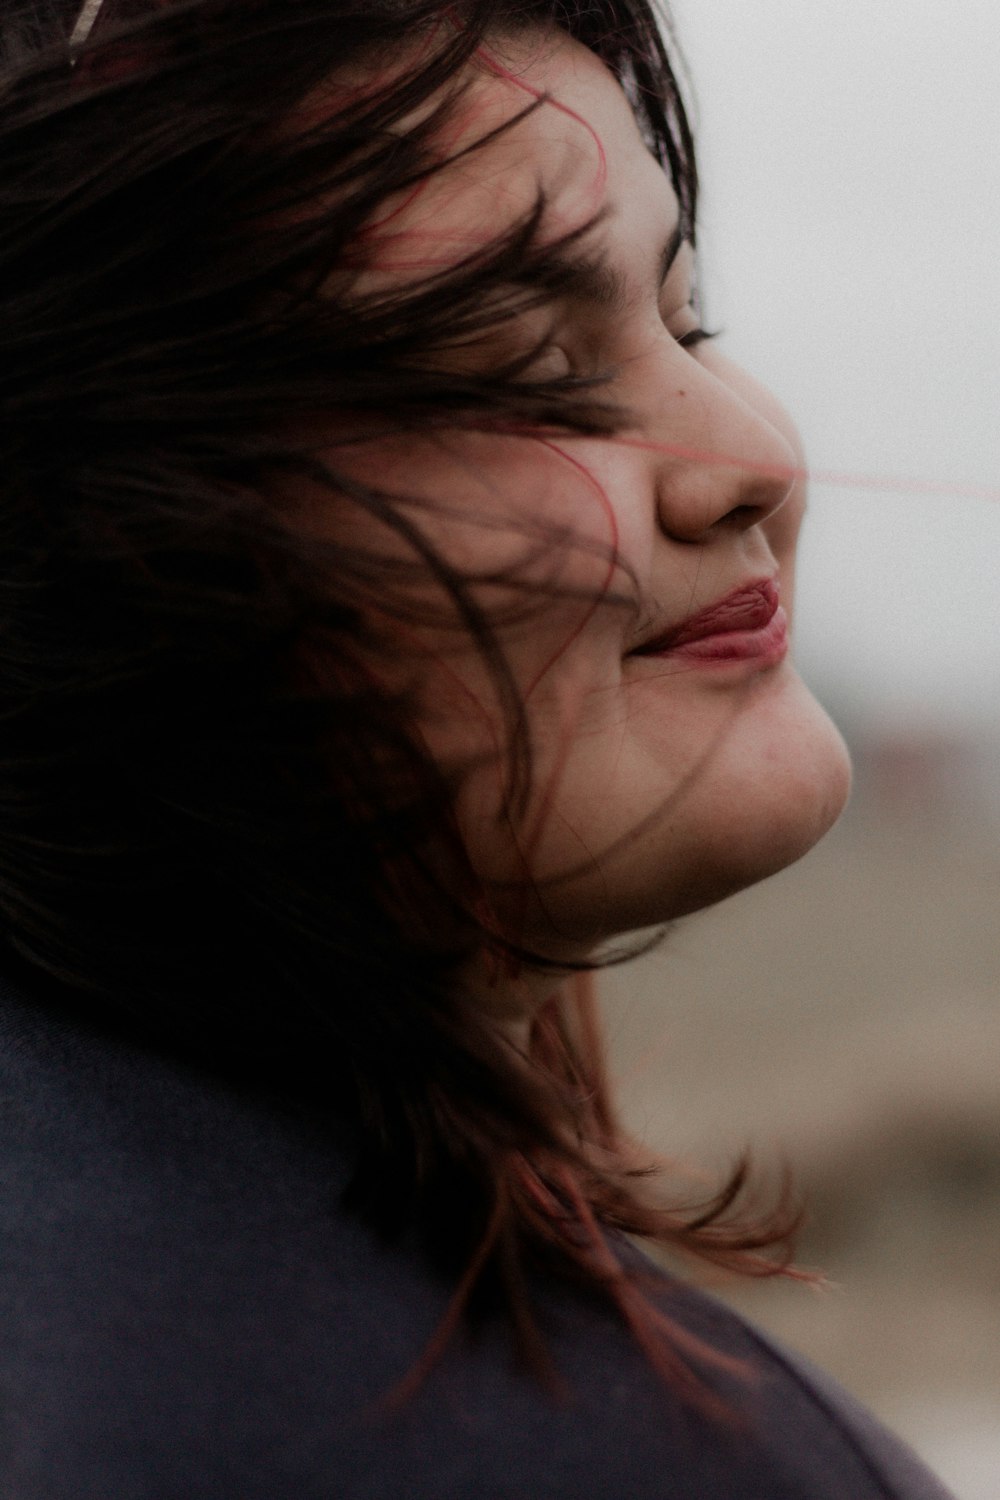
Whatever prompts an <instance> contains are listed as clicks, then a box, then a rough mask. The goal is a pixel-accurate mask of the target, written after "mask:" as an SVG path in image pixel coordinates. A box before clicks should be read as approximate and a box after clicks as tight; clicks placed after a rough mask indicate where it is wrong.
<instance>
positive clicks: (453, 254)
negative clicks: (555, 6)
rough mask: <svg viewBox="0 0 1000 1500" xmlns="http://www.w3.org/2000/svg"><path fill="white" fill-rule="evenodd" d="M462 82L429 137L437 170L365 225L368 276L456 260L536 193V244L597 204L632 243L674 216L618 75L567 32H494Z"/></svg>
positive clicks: (511, 220) (506, 223)
mask: <svg viewBox="0 0 1000 1500" xmlns="http://www.w3.org/2000/svg"><path fill="white" fill-rule="evenodd" d="M459 82H460V85H461V91H460V94H459V97H458V100H457V102H456V104H455V105H454V107H453V109H452V110H451V112H450V113H449V116H448V120H447V123H446V125H445V127H444V129H443V131H442V132H441V135H440V138H439V140H438V142H437V145H438V148H439V150H440V155H441V159H442V161H443V162H444V165H443V167H442V169H441V170H439V171H438V172H436V173H434V174H433V175H432V176H430V177H429V178H428V179H427V180H426V181H425V182H423V183H421V184H420V186H419V187H418V188H417V189H416V190H415V191H413V192H411V193H409V194H401V195H398V196H397V197H395V198H392V199H390V200H388V201H387V202H386V203H384V204H383V206H382V209H381V210H380V212H379V214H378V215H377V217H376V219H375V221H374V222H372V223H371V224H370V225H369V226H368V228H367V229H366V231H365V238H366V240H367V241H368V245H367V248H368V250H369V251H370V252H373V253H372V254H371V255H370V257H368V256H366V259H368V263H369V266H371V267H372V268H373V269H372V271H370V272H369V273H368V274H369V275H371V274H374V275H375V276H376V277H377V278H378V279H382V278H383V277H385V278H389V279H392V280H393V281H398V280H399V279H400V278H402V279H407V278H408V277H410V276H412V277H414V278H415V279H416V278H418V277H420V276H425V275H427V274H428V273H433V272H434V271H435V270H436V269H440V270H444V269H446V268H447V267H449V266H452V265H455V264H456V263H457V262H458V261H460V260H462V259H463V258H464V257H466V256H468V255H472V254H475V253H476V251H477V250H479V249H481V248H483V246H484V245H485V244H487V243H488V242H489V241H490V240H492V239H494V238H495V237H497V236H499V235H501V234H503V232H504V231H505V230H506V229H508V228H510V227H511V226H512V225H514V224H516V223H518V222H519V221H521V220H524V219H526V218H527V217H528V216H529V215H530V214H531V213H532V212H533V210H534V209H535V208H536V205H537V203H538V201H539V197H540V196H541V197H542V198H543V199H544V203H545V211H544V217H543V220H542V223H541V239H542V241H543V242H546V241H549V240H557V239H559V238H561V237H562V236H564V235H566V234H569V233H572V231H574V230H576V229H579V228H581V227H582V226H583V225H585V224H587V223H588V222H589V221H590V220H592V219H593V218H594V217H595V216H596V215H597V214H599V213H602V212H604V213H609V214H610V216H611V217H612V218H618V219H621V220H622V221H623V225H624V229H623V232H625V233H626V234H627V235H628V237H629V238H630V239H633V240H636V241H638V242H639V243H642V241H643V240H644V238H645V237H646V235H647V234H648V236H649V238H650V239H662V237H663V234H664V230H665V229H666V230H667V231H669V230H670V229H671V228H672V227H673V225H674V224H675V223H676V222H677V217H678V204H677V198H676V195H675V193H674V190H673V187H672V185H671V183H670V179H669V177H668V176H667V174H666V173H665V172H664V170H663V168H662V167H661V166H660V164H659V163H658V162H657V161H656V160H655V159H654V157H653V156H652V154H651V153H650V151H649V149H648V148H647V146H646V144H645V142H644V140H643V137H642V134H641V132H640V130H639V127H638V124H637V122H636V120H635V117H634V115H633V112H632V108H631V105H630V104H629V102H628V99H627V98H626V96H625V94H624V92H623V90H622V88H621V86H620V85H619V83H618V81H617V79H616V78H615V77H614V75H613V74H612V73H611V72H610V70H609V69H608V68H607V67H606V66H605V65H604V64H603V63H602V62H601V61H600V59H599V58H598V57H596V56H595V54H594V53H592V52H590V51H589V50H588V49H587V48H585V47H583V46H582V45H581V44H580V43H578V42H576V41H574V40H573V39H572V38H571V37H569V36H568V35H567V34H566V33H564V32H561V31H558V30H557V29H555V28H546V29H539V30H537V31H536V30H532V31H530V32H527V33H521V34H519V35H517V36H515V37H513V38H507V37H502V38H495V39H493V40H492V41H491V42H490V43H489V44H488V45H487V46H485V47H483V48H481V49H480V50H479V52H478V53H477V54H476V56H475V57H474V58H473V59H472V61H471V62H470V64H469V65H468V66H467V68H466V70H465V72H464V74H463V76H462V77H461V79H460V80H459ZM435 102H437V101H435ZM400 128H401V129H403V130H405V128H406V124H405V122H404V124H403V125H402V127H400Z"/></svg>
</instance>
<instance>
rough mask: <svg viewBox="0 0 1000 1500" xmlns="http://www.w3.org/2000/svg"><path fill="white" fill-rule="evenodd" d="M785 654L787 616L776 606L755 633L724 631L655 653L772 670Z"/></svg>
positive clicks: (675, 657)
mask: <svg viewBox="0 0 1000 1500" xmlns="http://www.w3.org/2000/svg"><path fill="white" fill-rule="evenodd" d="M787 653H788V617H787V615H786V614H785V611H784V610H783V609H782V608H781V606H780V605H779V607H778V608H777V609H776V610H775V612H774V614H773V615H772V616H771V618H770V620H769V621H768V622H767V624H766V625H762V626H761V627H760V628H759V629H757V630H727V631H724V632H721V633H720V634H719V635H705V636H702V637H701V638H700V639H699V640H697V641H686V642H685V643H684V644H683V645H682V646H674V647H673V648H672V649H671V650H669V651H663V652H660V653H657V654H658V655H660V656H663V657H671V658H673V659H674V660H678V659H680V660H683V661H696V662H701V663H703V664H705V665H708V666H711V665H713V664H714V663H718V664H719V665H720V666H724V665H726V664H727V663H729V662H740V661H746V662H753V663H754V664H755V665H756V666H759V667H773V666H777V664H778V662H780V661H782V660H783V659H784V657H785V656H786V655H787Z"/></svg>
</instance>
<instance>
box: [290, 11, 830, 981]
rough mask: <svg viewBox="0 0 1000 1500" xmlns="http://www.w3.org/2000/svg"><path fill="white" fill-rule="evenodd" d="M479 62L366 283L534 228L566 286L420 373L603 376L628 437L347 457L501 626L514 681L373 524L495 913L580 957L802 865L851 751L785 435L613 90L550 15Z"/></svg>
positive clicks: (526, 436)
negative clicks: (713, 318) (830, 711)
mask: <svg viewBox="0 0 1000 1500" xmlns="http://www.w3.org/2000/svg"><path fill="white" fill-rule="evenodd" d="M464 82H465V88H464V90H463V93H462V96H461V109H460V110H459V111H456V112H453V113H452V114H451V115H450V117H449V122H448V124H449V129H448V132H447V135H446V150H447V156H448V160H447V164H446V165H444V166H443V167H442V169H441V170H440V171H439V172H438V173H437V174H436V175H435V176H434V177H433V178H432V179H430V180H429V181H427V182H426V183H423V184H421V186H420V189H419V190H418V191H416V192H414V193H412V194H410V195H409V196H405V195H403V196H401V197H400V198H399V199H398V200H396V201H394V202H392V203H391V204H389V205H387V207H386V210H385V212H384V215H383V217H382V218H381V219H380V220H379V221H377V222H376V223H374V224H373V225H370V226H366V228H365V231H364V233H365V235H366V237H369V243H370V245H371V246H372V247H373V250H374V254H373V257H372V262H371V268H370V269H368V270H366V271H365V272H364V273H363V275H362V278H361V282H362V291H368V292H370V291H371V290H372V288H373V287H374V288H376V289H392V288H396V287H398V286H400V285H405V284H406V282H407V280H408V279H410V278H414V277H418V276H421V277H422V276H426V275H428V274H434V273H435V272H437V271H440V270H442V269H451V268H453V267H454V265H455V264H456V263H458V262H459V261H461V259H462V258H463V257H467V256H470V255H474V254H475V253H476V252H477V251H478V250H479V249H480V248H481V246H482V245H483V244H487V243H489V241H490V240H491V238H492V237H493V236H495V235H497V234H503V233H505V232H508V231H510V230H511V229H513V228H516V226H517V225H519V224H523V223H525V222H527V221H528V220H529V219H531V218H532V217H533V216H534V217H535V219H536V220H537V223H536V228H535V235H536V239H537V242H538V244H539V245H540V246H541V247H543V248H545V247H549V248H550V249H551V251H552V255H553V258H554V259H557V258H558V257H559V256H561V257H563V260H564V274H563V275H562V277H561V278H559V277H556V278H554V285H553V287H552V289H551V290H550V291H549V292H548V293H547V294H546V295H545V296H544V297H535V298H533V299H532V300H530V301H529V302H528V303H527V304H526V305H523V304H522V305H520V306H518V300H517V299H518V292H519V290H521V292H522V295H523V288H520V289H519V286H518V283H517V280H516V275H515V277H513V278H512V281H511V284H510V286H509V287H507V288H504V289H503V290H504V292H505V293H506V295H507V297H508V298H509V310H508V311H507V312H506V314H505V315H498V316H497V318H496V319H495V321H494V322H493V323H492V324H491V325H489V326H487V327H485V328H483V329H477V330H475V331H474V332H472V333H465V334H459V335H458V336H457V337H456V338H455V339H454V340H453V341H452V342H451V343H449V342H448V341H444V342H442V343H440V344H439V345H438V346H437V347H436V348H435V349H434V350H433V351H430V352H429V354H428V359H429V362H430V363H432V364H433V365H435V366H437V367H440V368H442V369H445V370H454V371H459V372H464V373H468V374H471V375H472V376H476V375H478V374H482V373H486V372H488V371H489V369H490V368H491V367H493V366H495V365H497V364H500V365H505V366H509V365H510V364H511V363H512V362H518V361H520V368H519V379H520V380H521V381H522V382H523V383H525V384H528V385H530V383H531V382H532V381H544V380H546V379H552V378H555V379H563V380H569V381H581V382H599V385H600V389H601V392H602V395H603V396H604V397H605V399H607V400H609V401H611V402H613V403H614V405H615V406H616V407H617V409H618V410H619V412H620V413H621V416H620V417H619V419H618V420H619V428H620V430H618V431H616V432H614V433H613V434H611V435H600V434H590V435H584V434H577V435H573V434H566V433H562V434H559V433H556V432H553V431H551V429H545V428H542V429H539V428H538V427H537V426H535V427H534V428H532V427H531V426H530V425H528V424H525V423H523V422H521V423H518V422H508V423H500V424H492V425H491V424H487V425H486V426H485V427H484V426H483V424H482V423H481V422H477V421H475V420H473V421H472V422H471V423H467V424H465V425H463V424H456V425H454V426H452V427H440V428H437V429H436V430H433V431H431V432H428V433H424V434H420V433H415V432H407V433H406V434H405V435H401V436H399V437H391V436H389V435H387V434H386V433H385V432H378V431H376V432H374V433H373V434H372V435H371V436H368V435H366V434H364V433H362V434H360V435H356V436H357V437H358V440H357V441H356V442H354V443H353V444H352V445H351V447H350V448H349V449H346V450H345V449H344V448H343V447H341V446H339V445H338V447H337V448H336V449H335V450H334V451H335V462H336V463H337V464H338V465H340V466H341V467H343V466H344V465H345V463H346V466H347V467H348V469H349V470H351V471H352V472H353V473H355V474H356V476H357V477H358V478H359V479H360V480H363V481H365V482H368V483H372V484H375V485H377V486H378V487H379V488H381V489H384V490H386V491H387V492H389V493H391V494H393V495H395V496H397V497H399V503H401V504H402V505H403V506H404V508H405V511H406V514H407V516H408V517H409V518H410V519H411V522H412V525H413V527H414V529H415V532H416V534H417V535H418V536H419V539H420V548H422V549H423V550H424V552H425V553H426V554H427V555H430V556H433V557H434V558H436V559H438V560H439V562H441V563H443V565H444V571H445V575H446V577H447V578H449V579H451V578H454V577H460V578H461V579H462V580H463V581H464V585H465V589H464V592H463V603H467V602H470V601H471V603H472V604H473V605H474V606H475V609H476V611H477V614H478V616H479V618H481V619H482V620H484V621H486V622H487V623H488V625H489V629H490V640H491V642H492V644H493V645H494V647H495V648H496V651H497V653H498V654H499V657H500V659H501V661H502V663H503V671H502V672H501V673H498V672H497V670H496V660H495V658H491V656H490V655H489V653H488V652H485V651H484V650H483V648H482V641H481V639H479V638H478V637H477V636H476V635H475V634H472V633H470V631H469V630H468V628H467V623H466V621H465V619H464V617H463V613H462V611H461V610H460V609H456V608H455V604H454V601H453V600H452V599H451V597H450V596H449V593H448V590H447V588H443V587H442V586H441V584H440V580H439V578H438V577H437V576H436V575H435V574H434V572H433V571H432V570H430V569H425V570H424V572H423V574H422V575H421V573H420V570H419V564H418V562H417V556H416V552H415V551H414V549H413V548H412V546H410V547H409V549H408V546H407V545H402V546H401V539H400V535H399V532H398V531H397V530H395V529H394V528H393V527H391V526H388V525H384V526H382V527H379V526H378V525H377V524H376V525H373V526H371V527H370V529H369V530H368V532H367V535H368V538H369V544H370V546H371V548H372V551H373V553H374V554H379V552H380V550H381V555H382V557H383V559H384V564H385V567H386V570H387V572H388V571H389V570H390V569H391V568H392V567H396V568H400V567H405V566H406V564H407V561H409V563H410V565H411V567H412V568H413V570H414V573H413V582H412V583H411V585H410V593H409V599H410V603H411V606H412V608H411V612H410V616H409V619H408V620H407V622H406V625H405V628H404V626H403V625H402V623H397V625H396V627H395V628H393V627H392V626H391V625H389V626H388V631H387V634H388V638H389V639H391V640H392V641H393V642H394V645H395V653H394V658H393V666H392V668H391V670H390V677H393V678H394V679H397V680H398V682H399V685H400V686H402V685H403V684H404V682H405V685H406V686H407V688H408V689H409V690H411V691H412V692H413V694H414V695H415V698H416V700H417V701H418V703H419V705H420V708H419V715H418V722H419V725H420V732H421V734H422V737H423V740H424V743H425V744H426V745H427V746H428V748H429V749H430V750H431V752H432V754H433V756H434V758H435V759H436V761H437V762H438V764H440V765H441V766H442V767H444V768H445V770H446V771H447V772H448V773H449V774H450V775H452V776H453V778H454V780H455V783H456V785H457V788H458V790H457V807H458V818H459V824H460V827H461V830H462V834H463V837H464V840H465V844H466V847H467V850H468V853H469V857H470V861H471V863H472V865H473V867H474V868H475V870H476V871H477V873H478V875H479V877H480V878H481V880H482V881H483V883H484V885H485V887H486V888H487V890H488V891H489V894H490V898H491V901H492V903H493V909H494V913H495V915H496V916H497V918H498V920H499V922H500V925H501V928H502V929H503V930H504V931H505V933H506V934H507V935H508V936H510V937H511V938H512V939H513V940H514V941H516V942H519V943H522V944H523V945H525V946H527V947H529V948H533V949H535V950H537V951H539V952H541V953H544V954H547V955H550V956H554V957H560V958H570V959H573V958H579V957H581V956H584V955H585V954H586V953H587V952H588V951H589V950H590V949H591V948H592V946H593V945H594V944H595V943H597V942H600V941H601V940H603V939H605V938H607V937H610V936H612V935H614V934H617V933H620V932H624V931H628V930H630V929H633V928H637V927H641V926H647V925H651V924H654V923H658V922H663V921H667V920H669V919H670V918H672V917H675V916H678V915H681V914H683V913H685V912H688V911H691V910H693V909H696V908H697V907H699V906H702V905H705V904H708V903H709V902H712V901H715V900H718V899H719V898H720V897H722V896H725V895H727V894H729V893H731V892H732V891H734V890H737V889H739V888H740V887H742V886H744V885H746V884H749V883H751V882H753V881H755V880H758V879H760V878H762V877H763V876H765V875H768V874H770V873H772V872H773V871H775V870H777V869H780V868H781V867H782V866H783V865H785V864H787V863H789V862H790V861H791V860H793V859H795V858H797V857H798V856H799V855H801V854H802V853H804V852H805V851H806V850H807V849H808V848H809V847H811V845H812V844H813V843H814V842H815V841H816V839H817V838H818V837H819V836H820V835H821V834H822V833H823V832H825V830H826V829H827V827H828V826H829V825H830V823H831V821H832V820H833V819H834V817H835V816H836V815H837V813H838V812H839V811H840V808H841V806H842V803H843V800H844V796H845V794H846V788H847V770H846V761H845V755H844V750H843V746H842V743H841V741H840V739H839V736H838V735H837V734H836V731H835V730H833V728H832V726H831V725H830V723H829V721H828V720H827V718H826V716H825V714H824V713H823V712H822V710H821V709H820V708H819V707H818V705H817V704H816V703H815V701H814V700H813V698H812V697H811V695H810V694H809V692H808V691H807V689H806V688H805V687H804V685H803V684H802V682H801V680H800V678H799V677H798V676H797V674H796V673H795V671H794V669H793V668H792V665H791V662H790V659H789V654H788V650H787V637H786V633H785V632H786V621H787V615H788V612H789V611H790V607H791V594H792V574H793V568H794V558H795V546H796V541H797V536H798V530H799V524H800V521H801V517H802V510H803V487H802V473H801V457H800V454H799V450H798V446H797V441H796V438H795V434H794V431H793V429H792V428H791V426H790V423H789V421H788V419H787V417H786V416H785V414H784V413H783V412H782V411H781V410H780V408H779V407H778V405H777V403H776V402H775V401H774V400H773V399H772V398H771V397H769V396H768V395H767V393H766V392H764V391H763V390H762V389H761V388H760V387H758V386H757V385H756V383H755V382H754V381H753V380H752V379H751V378H750V377H749V376H747V375H745V374H744V373H743V372H742V371H740V370H738V369H737V368H736V367H734V366H733V365H732V364H730V362H729V361H727V360H726V359H725V358H724V357H723V356H721V355H720V354H718V353H717V352H716V351H715V350H714V349H713V348H712V347H711V345H710V344H709V343H707V342H706V340H705V337H704V334H703V332H702V330H701V329H700V327H699V323H698V314H697V310H696V308H697V294H696V287H695V283H694V259H693V253H692V245H691V227H690V225H689V224H687V223H686V222H685V219H684V214H683V210H682V206H681V204H680V202H679V200H678V195H677V192H676V190H675V188H674V187H673V185H672V183H671V180H670V178H669V176H668V175H667V174H665V173H664V171H663V169H662V167H661V165H660V164H659V162H658V161H657V160H656V159H655V158H654V156H653V155H652V153H651V152H650V150H649V149H648V147H647V144H646V142H645V140H644V138H643V135H642V133H641V131H640V128H639V126H638V124H637V122H636V119H635V116H634V113H633V110H632V108H631V106H630V104H629V102H628V100H627V98H626V95H625V93H624V92H623V89H622V87H621V85H620V83H619V82H618V80H617V79H616V78H615V77H614V76H613V75H612V74H611V72H610V71H609V70H608V69H607V67H606V66H605V65H604V64H603V63H602V62H601V61H600V60H599V59H598V58H597V57H595V56H594V54H593V53H592V52H590V51H589V50H587V49H586V48H584V47H583V46H582V45H581V44H580V43H578V42H576V41H574V40H573V39H571V38H570V37H569V36H567V35H566V34H565V33H562V32H559V31H557V30H555V29H548V30H543V31H529V32H528V33H526V34H524V35H522V36H520V37H518V38H517V39H515V40H514V41H510V40H506V41H504V40H490V41H488V43H487V45H485V46H484V47H482V48H481V49H480V50H479V52H478V53H477V54H476V55H475V56H474V57H473V58H472V59H471V60H470V63H469V64H468V65H467V77H466V79H465V80H464ZM442 149H445V147H444V146H443V147H442ZM318 524H319V525H320V526H322V521H321V520H320V521H319V522H318ZM408 550H409V558H407V552H408ZM379 614H380V611H379V607H378V604H377V603H376V605H375V609H374V618H375V620H378V619H379ZM695 621H698V622H700V623H698V624H695V623H693V622H695ZM696 636H697V637H700V640H701V644H700V645H698V646H697V647H696V646H695V645H694V644H693V640H694V638H695V637H696ZM511 695H512V697H513V702H514V704H515V711H514V714H513V715H512V713H511V702H510V697H511ZM518 737H520V742H521V744H522V745H523V746H524V747H526V748H527V749H528V751H529V752H530V775H529V779H528V784H527V785H526V786H524V787H523V788H521V789H520V791H521V795H520V798H519V796H518V790H519V789H518V787H517V786H516V784H515V780H514V778H515V776H516V771H517V760H516V756H515V754H514V753H513V752H514V749H515V744H516V741H517V738H518Z"/></svg>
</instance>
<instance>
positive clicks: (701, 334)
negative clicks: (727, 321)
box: [677, 328, 718, 349]
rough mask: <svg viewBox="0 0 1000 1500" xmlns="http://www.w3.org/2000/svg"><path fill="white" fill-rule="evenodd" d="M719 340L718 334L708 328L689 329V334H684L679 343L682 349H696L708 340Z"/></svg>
mask: <svg viewBox="0 0 1000 1500" xmlns="http://www.w3.org/2000/svg"><path fill="white" fill-rule="evenodd" d="M714 338H718V332H717V331H713V330H709V329H707V328H689V329H688V331H687V333H682V334H681V336H680V338H679V339H678V340H677V343H678V344H679V345H680V347H681V348H682V349H696V348H697V347H698V345H699V344H704V343H705V342H706V340H707V339H714Z"/></svg>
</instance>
